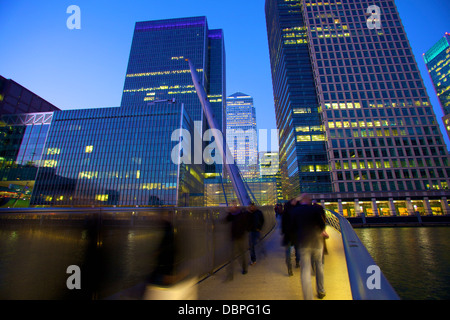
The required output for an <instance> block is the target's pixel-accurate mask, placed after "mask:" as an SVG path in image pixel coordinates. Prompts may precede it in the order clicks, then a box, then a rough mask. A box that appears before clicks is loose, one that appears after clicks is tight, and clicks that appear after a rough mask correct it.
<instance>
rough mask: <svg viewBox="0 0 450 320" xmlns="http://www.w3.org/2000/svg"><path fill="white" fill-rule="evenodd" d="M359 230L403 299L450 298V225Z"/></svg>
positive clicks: (374, 257)
mask: <svg viewBox="0 0 450 320" xmlns="http://www.w3.org/2000/svg"><path fill="white" fill-rule="evenodd" d="M355 231H356V233H357V235H358V237H359V238H360V239H361V241H362V242H363V244H364V245H365V246H366V248H367V250H368V251H369V253H370V254H371V255H372V257H373V259H374V260H375V262H376V263H377V264H378V266H379V267H380V268H381V270H382V271H383V273H384V275H385V276H386V278H387V279H388V280H389V282H390V283H391V285H392V286H393V287H394V289H395V290H396V292H397V294H398V295H399V296H400V298H401V299H404V300H449V299H450V227H410V228H409V227H404V228H366V229H355Z"/></svg>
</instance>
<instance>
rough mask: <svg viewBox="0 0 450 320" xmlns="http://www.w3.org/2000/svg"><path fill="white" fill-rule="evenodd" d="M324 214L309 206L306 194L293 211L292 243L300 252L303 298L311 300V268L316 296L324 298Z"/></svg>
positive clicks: (317, 208)
mask: <svg viewBox="0 0 450 320" xmlns="http://www.w3.org/2000/svg"><path fill="white" fill-rule="evenodd" d="M323 216H324V212H323V208H322V206H314V205H312V204H311V198H310V196H309V195H307V194H303V195H302V196H301V197H300V205H299V206H297V207H295V208H294V209H293V214H292V226H293V228H294V231H295V232H294V236H295V239H294V243H295V244H296V245H297V246H298V248H299V251H300V257H301V260H300V272H301V283H302V290H303V297H304V299H305V300H312V299H313V292H312V280H311V267H312V266H314V269H315V274H316V288H317V295H318V297H319V298H320V299H322V298H323V297H325V287H324V274H323V263H322V256H323V232H324V231H325V221H324V219H323Z"/></svg>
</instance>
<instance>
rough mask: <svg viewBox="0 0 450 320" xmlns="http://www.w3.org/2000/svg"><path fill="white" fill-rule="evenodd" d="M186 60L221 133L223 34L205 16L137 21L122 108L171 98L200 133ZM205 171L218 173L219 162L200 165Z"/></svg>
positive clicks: (203, 122)
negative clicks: (177, 103)
mask: <svg viewBox="0 0 450 320" xmlns="http://www.w3.org/2000/svg"><path fill="white" fill-rule="evenodd" d="M187 58H189V59H190V60H191V61H192V63H193V64H194V66H195V67H196V68H197V71H198V73H199V76H200V78H201V81H202V85H203V86H204V88H205V91H206V93H207V94H208V98H209V100H210V103H211V106H212V108H213V110H214V116H215V118H216V119H217V121H218V123H219V124H220V125H222V128H221V131H222V132H223V133H224V135H225V121H226V119H225V110H226V109H225V45H224V36H223V32H222V30H220V29H217V30H209V29H208V23H207V19H206V17H190V18H180V19H169V20H157V21H145V22H137V23H136V26H135V30H134V36H133V41H132V46H131V52H130V57H129V62H128V69H127V74H126V79H125V84H124V90H123V95H122V102H121V106H122V107H132V106H140V105H145V104H146V103H148V102H151V101H158V100H166V99H176V100H177V101H180V102H182V103H183V104H184V105H185V108H186V110H187V112H188V113H189V114H190V115H191V117H192V120H193V121H194V122H195V126H196V128H197V129H198V130H199V132H200V133H202V134H203V133H204V132H205V131H206V130H207V129H208V127H207V123H206V119H205V118H204V116H203V111H202V106H201V104H200V101H199V99H198V96H197V93H196V90H195V88H194V84H193V83H192V78H191V74H190V70H189V65H188V62H187V61H185V59H187ZM213 156H214V155H213ZM204 170H205V173H206V175H207V176H208V177H211V176H212V177H215V176H220V174H221V172H222V166H221V165H205V169H204Z"/></svg>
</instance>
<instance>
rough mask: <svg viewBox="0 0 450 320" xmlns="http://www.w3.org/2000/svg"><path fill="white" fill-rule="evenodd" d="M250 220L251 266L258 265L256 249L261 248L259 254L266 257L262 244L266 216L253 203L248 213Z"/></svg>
mask: <svg viewBox="0 0 450 320" xmlns="http://www.w3.org/2000/svg"><path fill="white" fill-rule="evenodd" d="M248 219H249V232H250V237H249V247H250V259H251V262H250V265H254V264H255V263H256V249H255V248H256V247H258V248H259V250H258V251H259V254H262V255H265V254H266V251H265V249H264V246H263V244H262V242H261V230H262V228H263V226H264V215H263V213H262V211H261V210H259V209H258V208H257V207H256V206H255V203H253V202H252V203H251V204H250V206H249V212H248Z"/></svg>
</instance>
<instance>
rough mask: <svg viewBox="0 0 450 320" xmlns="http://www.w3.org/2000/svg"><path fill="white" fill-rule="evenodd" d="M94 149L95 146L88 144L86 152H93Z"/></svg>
mask: <svg viewBox="0 0 450 320" xmlns="http://www.w3.org/2000/svg"><path fill="white" fill-rule="evenodd" d="M92 151H94V146H86V150H85V152H86V153H92Z"/></svg>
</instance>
